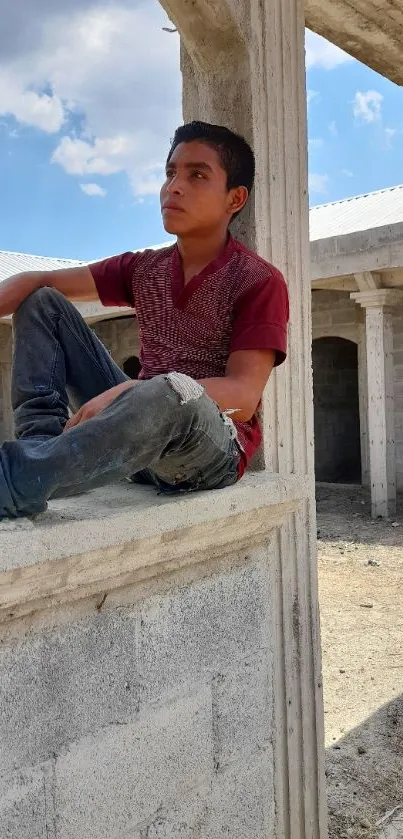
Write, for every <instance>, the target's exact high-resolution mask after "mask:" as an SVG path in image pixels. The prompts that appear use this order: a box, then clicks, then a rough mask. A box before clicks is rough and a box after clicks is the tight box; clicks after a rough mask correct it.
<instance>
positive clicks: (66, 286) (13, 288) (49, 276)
mask: <svg viewBox="0 0 403 839" xmlns="http://www.w3.org/2000/svg"><path fill="white" fill-rule="evenodd" d="M43 286H50V287H51V288H56V289H57V290H58V291H61V293H62V294H64V295H65V296H66V297H68V298H69V299H70V300H83V301H84V300H99V297H98V292H97V288H96V285H95V282H94V280H93V277H92V274H91V271H90V269H89V268H88V266H86V265H84V266H82V267H80V268H62V269H60V270H59V271H29V272H26V273H22V274H15V275H14V276H13V277H9V279H7V280H4V281H3V282H2V283H1V284H0V317H4V316H5V315H12V314H14V312H16V311H17V309H18V307H19V306H20V304H21V303H22V302H23V300H25V298H26V297H28V296H29V295H30V294H32V292H34V291H36V290H37V289H38V288H42V287H43Z"/></svg>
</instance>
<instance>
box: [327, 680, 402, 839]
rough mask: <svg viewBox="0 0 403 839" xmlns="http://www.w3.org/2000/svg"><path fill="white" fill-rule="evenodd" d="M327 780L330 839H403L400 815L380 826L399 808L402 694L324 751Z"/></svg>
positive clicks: (400, 792)
mask: <svg viewBox="0 0 403 839" xmlns="http://www.w3.org/2000/svg"><path fill="white" fill-rule="evenodd" d="M326 776H327V784H328V801H329V839H352V838H353V839H378V837H379V839H381V837H382V839H389V835H390V839H392V837H393V839H403V824H402V828H401V830H402V832H401V833H400V835H399V834H398V833H397V834H396V832H395V833H392V832H391V831H392V826H393V829H394V828H395V825H396V824H398V823H399V821H400V815H399V811H396V814H395V818H393V817H392V818H391V819H390V821H389V824H385V825H380V824H379V822H380V821H381V819H382V818H383V817H384V816H386V815H387V814H388V813H390V812H391V811H392V810H393V809H394V808H399V807H400V805H403V695H402V696H400V697H399V698H397V699H395V700H392V701H391V702H389V703H388V704H387V705H385V706H383V707H382V708H380V709H379V710H378V711H377V712H376V713H375V714H372V716H371V717H369V718H368V719H367V720H365V722H363V723H362V724H361V725H359V726H358V727H357V728H355V729H353V730H352V731H350V732H349V733H348V734H346V735H345V736H344V737H342V738H341V739H340V740H338V741H337V742H335V743H334V744H333V745H332V746H331V747H330V748H328V749H327V750H326ZM399 829H400V828H399ZM388 831H389V833H388ZM382 832H383V835H382Z"/></svg>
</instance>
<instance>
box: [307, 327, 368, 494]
mask: <svg viewBox="0 0 403 839" xmlns="http://www.w3.org/2000/svg"><path fill="white" fill-rule="evenodd" d="M312 365H313V393H314V424H315V472H316V479H317V480H318V481H327V482H331V483H338V482H340V483H361V443H360V413H359V399H358V351H357V345H356V344H355V343H353V341H347V340H346V339H345V338H317V339H316V340H315V341H313V344H312Z"/></svg>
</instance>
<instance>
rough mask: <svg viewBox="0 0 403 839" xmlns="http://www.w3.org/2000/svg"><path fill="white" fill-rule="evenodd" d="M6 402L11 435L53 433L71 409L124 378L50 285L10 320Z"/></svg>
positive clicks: (59, 429)
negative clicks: (10, 406)
mask: <svg viewBox="0 0 403 839" xmlns="http://www.w3.org/2000/svg"><path fill="white" fill-rule="evenodd" d="M13 338H14V349H13V375H12V404H13V410H14V424H15V433H16V437H17V438H27V437H42V436H44V437H55V436H57V435H59V434H60V433H61V432H62V431H63V428H64V426H65V424H66V421H67V419H68V402H69V397H70V399H71V398H73V400H74V403H75V404H77V407H78V406H80V405H82V404H84V402H88V400H89V399H92V398H93V397H94V396H98V394H99V393H103V392H104V391H105V390H108V388H111V387H113V386H114V385H117V384H120V383H121V382H124V381H126V379H127V378H128V377H127V376H126V375H125V374H124V373H123V372H122V370H120V368H119V367H118V365H117V364H115V362H114V361H113V360H112V358H111V357H110V355H109V353H108V352H107V350H106V349H105V347H104V346H103V344H102V343H101V341H99V339H98V338H97V337H96V335H95V334H94V333H93V332H92V330H91V329H90V328H89V327H88V326H87V324H86V323H85V321H84V320H83V318H82V317H81V315H80V313H79V312H78V311H77V309H76V308H75V306H73V304H72V303H70V302H69V301H68V300H67V299H66V298H65V297H64V296H63V295H62V294H60V293H59V292H58V291H55V290H54V289H51V288H41V289H39V290H38V291H36V292H34V293H33V294H31V295H30V296H29V297H27V298H26V300H24V302H23V303H22V304H21V306H20V307H19V309H18V311H17V312H16V314H15V315H14V319H13Z"/></svg>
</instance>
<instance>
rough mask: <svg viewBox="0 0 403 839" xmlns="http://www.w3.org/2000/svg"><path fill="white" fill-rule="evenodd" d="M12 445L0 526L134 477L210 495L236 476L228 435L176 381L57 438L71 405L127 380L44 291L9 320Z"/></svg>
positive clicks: (214, 414)
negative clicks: (52, 500)
mask: <svg viewBox="0 0 403 839" xmlns="http://www.w3.org/2000/svg"><path fill="white" fill-rule="evenodd" d="M13 331H14V350H13V375H12V404H13V410H14V422H15V434H16V438H17V439H16V440H14V441H10V442H5V443H3V445H2V446H1V447H0V518H4V517H8V516H11V517H12V516H24V515H25V516H27V515H36V514H38V513H40V512H42V511H43V510H45V509H46V506H47V501H48V499H50V498H52V497H63V496H66V495H72V494H77V493H80V492H83V491H86V490H88V489H92V488H94V487H98V486H102V485H104V484H108V483H111V482H113V481H116V480H118V479H121V478H124V477H128V476H133V479H134V480H135V481H138V482H140V483H141V482H148V483H153V484H155V485H156V486H157V488H158V489H159V490H160V491H162V492H181V491H189V490H205V489H218V488H221V487H225V486H229V485H231V484H234V483H235V482H236V481H237V478H238V464H239V460H240V448H239V445H238V443H237V440H236V434H235V428H234V426H233V424H232V423H231V421H230V420H228V419H227V417H226V416H225V415H223V414H222V413H221V412H220V410H219V408H218V407H217V405H216V404H215V403H214V402H213V401H212V400H211V399H210V398H209V397H208V396H207V394H206V393H205V391H204V389H203V388H202V387H201V386H200V385H199V384H198V383H197V382H196V381H194V380H193V379H191V378H189V377H188V376H184V375H183V374H180V373H167V374H166V375H160V376H155V377H154V378H153V379H149V380H147V381H140V382H138V383H137V384H135V385H134V387H132V388H130V389H128V390H126V391H124V392H123V393H121V394H120V396H118V397H117V398H116V399H115V400H114V401H113V402H112V403H111V404H110V405H109V406H108V407H107V408H106V409H105V410H104V411H102V412H101V413H100V414H98V415H97V416H96V417H94V418H92V419H90V420H87V421H86V422H84V423H82V424H81V425H78V426H75V427H74V428H71V429H70V430H68V431H65V432H64V433H63V429H64V426H65V424H66V422H67V419H68V415H69V414H68V406H69V403H70V404H72V405H73V406H74V408H75V409H78V407H79V406H80V405H83V404H84V403H85V402H88V400H90V399H92V398H93V397H94V396H97V395H98V394H100V393H103V392H104V391H105V390H108V389H109V388H111V387H113V386H114V385H117V384H119V383H121V382H124V381H126V380H127V378H128V377H127V376H126V375H125V374H124V373H123V372H122V371H121V370H120V368H119V367H118V366H117V364H115V362H114V361H113V360H112V358H111V356H110V355H109V353H108V352H107V350H106V349H105V347H104V346H103V345H102V343H101V342H100V341H99V339H98V338H97V337H96V335H95V334H94V333H93V331H92V330H91V329H90V328H89V327H88V326H87V324H86V323H85V321H84V320H83V318H82V317H81V315H80V314H79V312H78V311H77V309H76V308H75V307H74V306H73V305H72V304H71V303H70V302H69V301H68V300H67V299H66V298H65V297H64V296H63V295H62V294H60V293H59V292H57V291H55V290H53V289H50V288H42V289H40V290H39V291H36V292H34V293H33V294H31V295H30V296H29V297H27V299H26V300H25V301H24V302H23V303H22V305H21V306H20V308H19V309H18V311H17V312H16V314H15V316H14V322H13Z"/></svg>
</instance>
